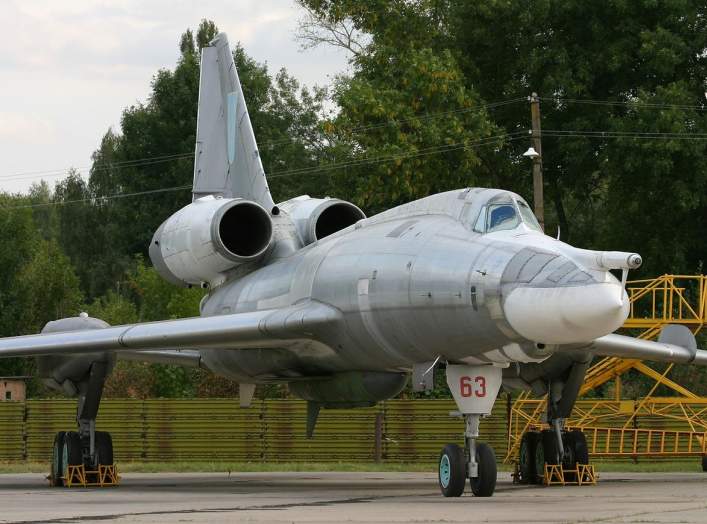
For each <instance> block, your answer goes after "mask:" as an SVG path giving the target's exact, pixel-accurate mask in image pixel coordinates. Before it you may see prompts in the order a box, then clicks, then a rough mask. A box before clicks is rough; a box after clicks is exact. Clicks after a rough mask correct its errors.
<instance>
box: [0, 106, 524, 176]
mask: <svg viewBox="0 0 707 524" xmlns="http://www.w3.org/2000/svg"><path fill="white" fill-rule="evenodd" d="M524 100H525V98H522V97H519V98H512V99H509V100H502V101H499V102H490V103H488V104H481V105H478V106H474V107H467V108H461V109H454V110H450V111H440V112H436V113H422V114H420V115H416V116H413V117H408V118H403V119H396V118H390V119H388V120H386V121H384V122H379V123H376V124H367V125H362V126H355V127H349V128H341V129H337V131H343V132H347V133H359V132H361V131H370V130H372V129H379V128H382V127H386V126H389V125H391V124H405V123H409V122H416V121H420V120H422V121H427V120H431V119H436V118H442V117H448V116H450V115H456V114H463V113H474V112H480V111H482V110H484V109H493V108H496V107H502V106H505V105H509V104H514V103H518V102H523V101H524ZM296 141H297V139H295V138H291V137H288V138H282V139H278V140H270V141H267V142H262V143H261V144H260V145H259V147H260V149H263V148H265V147H271V146H275V145H281V144H286V143H289V142H296ZM193 156H194V153H177V154H171V155H161V156H153V157H144V158H138V159H133V160H123V161H118V162H100V161H99V162H97V163H94V164H92V165H90V166H81V167H69V168H57V169H49V170H44V171H24V172H19V173H10V174H7V175H0V179H3V180H29V179H32V178H35V177H36V175H45V176H46V177H47V178H50V177H56V176H62V175H65V174H66V172H67V171H69V170H71V169H74V170H75V171H78V172H81V171H84V170H87V169H91V170H92V171H94V172H95V171H103V170H112V169H123V168H127V167H142V166H145V165H152V164H158V163H163V162H171V161H174V160H181V159H186V158H191V157H193ZM96 164H98V166H96ZM27 175H31V176H27Z"/></svg>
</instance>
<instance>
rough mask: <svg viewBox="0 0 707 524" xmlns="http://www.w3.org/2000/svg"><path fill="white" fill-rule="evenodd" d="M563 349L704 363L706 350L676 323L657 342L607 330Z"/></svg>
mask: <svg viewBox="0 0 707 524" xmlns="http://www.w3.org/2000/svg"><path fill="white" fill-rule="evenodd" d="M563 349H565V348H563ZM567 349H586V350H589V351H591V352H592V353H594V354H596V355H599V356H604V357H619V358H630V359H638V360H652V361H657V362H673V363H676V364H693V365H698V366H707V351H705V350H703V349H697V342H696V341H695V336H694V335H693V334H692V333H691V332H690V330H689V329H687V328H686V327H685V326H680V325H668V326H666V327H665V328H663V330H662V331H661V333H660V336H659V338H658V341H657V342H654V341H651V340H642V339H639V338H633V337H627V336H624V335H616V334H611V335H606V336H603V337H600V338H597V339H596V340H593V341H592V342H590V343H589V345H588V346H584V347H581V348H577V347H576V346H573V347H570V346H568V347H567Z"/></svg>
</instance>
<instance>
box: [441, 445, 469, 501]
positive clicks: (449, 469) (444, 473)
mask: <svg viewBox="0 0 707 524" xmlns="http://www.w3.org/2000/svg"><path fill="white" fill-rule="evenodd" d="M438 479H439V488H440V490H441V491H442V495H444V496H445V497H459V496H461V494H462V493H464V484H466V457H465V456H464V451H463V450H462V448H460V447H459V446H457V445H456V444H447V445H446V446H444V448H442V453H440V455H439V476H438Z"/></svg>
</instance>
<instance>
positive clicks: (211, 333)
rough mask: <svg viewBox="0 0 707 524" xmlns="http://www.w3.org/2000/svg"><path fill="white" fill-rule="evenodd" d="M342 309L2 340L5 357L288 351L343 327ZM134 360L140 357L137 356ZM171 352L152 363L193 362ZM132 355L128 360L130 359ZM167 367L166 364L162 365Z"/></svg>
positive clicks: (301, 307) (0, 352)
mask: <svg viewBox="0 0 707 524" xmlns="http://www.w3.org/2000/svg"><path fill="white" fill-rule="evenodd" d="M340 318H341V313H340V312H339V310H337V309H335V308H332V307H330V306H327V305H324V304H321V303H318V302H309V303H304V304H298V305H296V306H290V307H287V308H283V309H269V310H265V311H253V312H249V313H236V314H232V315H218V316H213V317H195V318H184V319H179V320H165V321H162V322H148V323H144V324H132V325H125V326H113V327H106V328H103V329H90V330H84V331H67V332H63V333H47V334H42V335H27V336H22V337H9V338H2V339H0V358H2V357H21V356H37V355H56V354H71V355H73V354H81V353H94V352H99V351H119V352H120V351H125V350H130V353H133V352H134V351H140V350H173V351H174V350H180V349H184V350H191V351H192V352H193V351H194V350H199V349H213V348H219V349H249V348H272V347H286V346H288V345H289V344H290V343H292V342H294V341H298V340H311V339H312V338H313V337H314V336H316V333H317V332H318V331H319V330H320V329H324V328H325V327H327V326H329V325H331V324H334V323H336V322H338V321H339V320H340ZM133 356H134V355H133ZM190 356H191V353H188V352H186V351H185V352H183V353H182V355H178V354H176V351H175V352H174V353H170V352H164V351H163V352H162V353H161V355H158V354H155V353H153V354H148V355H147V358H149V359H153V360H154V361H157V360H156V359H158V358H161V359H167V358H172V359H176V358H180V359H182V360H184V359H189V358H190ZM129 357H130V355H128V358H129ZM192 360H193V359H192ZM162 361H163V362H165V360H162Z"/></svg>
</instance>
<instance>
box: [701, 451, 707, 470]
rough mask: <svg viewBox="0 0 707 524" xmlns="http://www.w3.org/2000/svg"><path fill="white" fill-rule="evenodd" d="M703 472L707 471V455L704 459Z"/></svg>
mask: <svg viewBox="0 0 707 524" xmlns="http://www.w3.org/2000/svg"><path fill="white" fill-rule="evenodd" d="M702 471H707V455H705V456H703V457H702Z"/></svg>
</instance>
